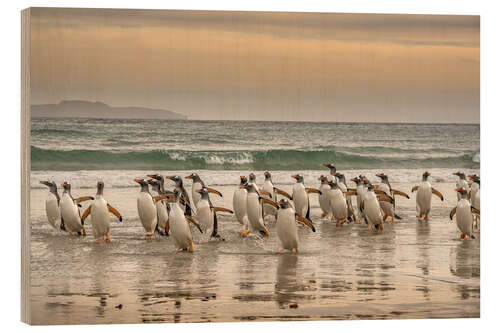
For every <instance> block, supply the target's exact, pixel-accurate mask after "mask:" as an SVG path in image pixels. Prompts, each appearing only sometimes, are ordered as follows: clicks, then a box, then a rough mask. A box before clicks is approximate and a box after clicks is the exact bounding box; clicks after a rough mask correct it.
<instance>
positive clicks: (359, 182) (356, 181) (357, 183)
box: [351, 177, 361, 185]
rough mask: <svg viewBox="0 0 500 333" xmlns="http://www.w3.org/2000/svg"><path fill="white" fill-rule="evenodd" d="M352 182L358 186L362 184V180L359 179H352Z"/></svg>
mask: <svg viewBox="0 0 500 333" xmlns="http://www.w3.org/2000/svg"><path fill="white" fill-rule="evenodd" d="M351 181H353V182H355V183H356V185H359V184H361V179H359V178H358V177H354V178H351Z"/></svg>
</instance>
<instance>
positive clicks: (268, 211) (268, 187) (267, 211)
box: [262, 171, 278, 218]
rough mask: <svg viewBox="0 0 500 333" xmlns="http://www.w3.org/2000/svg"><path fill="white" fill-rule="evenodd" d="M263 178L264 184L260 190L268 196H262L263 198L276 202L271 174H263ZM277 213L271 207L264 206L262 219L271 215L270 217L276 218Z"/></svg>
mask: <svg viewBox="0 0 500 333" xmlns="http://www.w3.org/2000/svg"><path fill="white" fill-rule="evenodd" d="M264 177H265V180H264V184H263V185H262V189H263V190H264V191H266V192H268V193H269V195H268V194H263V198H269V199H270V200H271V201H274V202H276V199H277V198H276V191H275V189H274V184H273V180H272V176H271V173H269V172H268V171H266V172H264ZM277 213H278V211H277V210H276V208H274V207H273V206H271V205H264V217H266V216H268V215H271V216H274V217H275V218H276V217H277Z"/></svg>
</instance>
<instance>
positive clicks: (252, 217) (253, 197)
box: [240, 183, 269, 237]
mask: <svg viewBox="0 0 500 333" xmlns="http://www.w3.org/2000/svg"><path fill="white" fill-rule="evenodd" d="M240 187H241V188H244V189H246V190H247V216H248V221H249V222H250V223H249V227H250V228H249V230H247V231H246V232H243V233H241V236H242V237H246V236H248V234H249V233H250V232H253V233H259V234H260V235H261V236H264V237H269V231H268V230H267V228H266V227H265V226H264V214H263V213H264V212H263V209H262V200H263V199H262V197H261V196H260V193H259V191H257V190H256V187H255V186H254V184H250V183H247V184H246V185H241V186H240Z"/></svg>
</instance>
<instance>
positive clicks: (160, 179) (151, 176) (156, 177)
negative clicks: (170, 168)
mask: <svg viewBox="0 0 500 333" xmlns="http://www.w3.org/2000/svg"><path fill="white" fill-rule="evenodd" d="M148 177H149V178H153V179H156V180H159V181H162V180H163V176H162V175H160V174H157V173H156V174H153V175H148Z"/></svg>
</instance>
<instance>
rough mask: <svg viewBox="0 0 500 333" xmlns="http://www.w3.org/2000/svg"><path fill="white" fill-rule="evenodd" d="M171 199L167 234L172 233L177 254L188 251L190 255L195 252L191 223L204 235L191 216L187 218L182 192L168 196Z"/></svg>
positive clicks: (175, 192) (176, 190)
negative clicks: (182, 202) (182, 201)
mask: <svg viewBox="0 0 500 333" xmlns="http://www.w3.org/2000/svg"><path fill="white" fill-rule="evenodd" d="M167 196H168V197H169V202H171V203H170V205H171V207H170V216H169V219H168V223H167V232H170V234H171V235H172V238H173V239H174V242H175V245H176V247H177V249H176V251H175V252H176V253H179V252H181V251H188V252H190V253H193V252H194V245H193V237H192V234H191V229H190V228H189V224H188V222H189V223H192V224H193V225H194V226H196V228H198V230H199V231H200V232H201V233H203V230H202V229H201V227H200V225H199V224H198V223H197V222H196V221H195V220H193V218H192V217H191V216H187V215H186V213H185V212H184V208H183V207H182V205H181V203H180V201H181V196H182V192H181V191H179V190H178V189H175V190H174V194H173V195H171V194H167Z"/></svg>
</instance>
